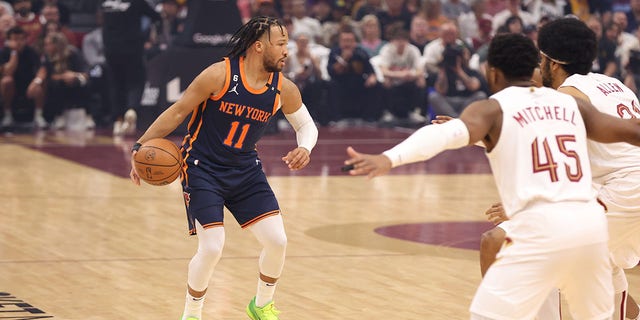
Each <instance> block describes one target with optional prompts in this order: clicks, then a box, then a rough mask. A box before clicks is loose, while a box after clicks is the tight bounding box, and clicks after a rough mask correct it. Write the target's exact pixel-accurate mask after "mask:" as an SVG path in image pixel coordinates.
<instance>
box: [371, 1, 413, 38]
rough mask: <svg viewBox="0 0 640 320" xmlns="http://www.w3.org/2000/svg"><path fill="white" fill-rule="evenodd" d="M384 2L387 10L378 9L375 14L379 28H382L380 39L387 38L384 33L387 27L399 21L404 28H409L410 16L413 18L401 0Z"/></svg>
mask: <svg viewBox="0 0 640 320" xmlns="http://www.w3.org/2000/svg"><path fill="white" fill-rule="evenodd" d="M385 2H386V4H387V10H383V11H379V12H378V13H377V16H378V20H379V21H380V30H382V39H383V40H388V38H387V34H386V32H387V27H388V26H390V25H392V24H395V23H397V22H400V23H402V26H403V27H404V29H405V30H409V29H410V28H411V18H413V15H412V14H411V12H409V10H407V7H406V6H405V3H404V1H403V0H386V1H385Z"/></svg>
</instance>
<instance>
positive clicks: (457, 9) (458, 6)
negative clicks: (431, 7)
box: [442, 0, 471, 21]
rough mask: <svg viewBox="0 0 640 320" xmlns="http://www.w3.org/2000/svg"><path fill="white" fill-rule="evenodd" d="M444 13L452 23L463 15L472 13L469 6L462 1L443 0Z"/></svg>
mask: <svg viewBox="0 0 640 320" xmlns="http://www.w3.org/2000/svg"><path fill="white" fill-rule="evenodd" d="M442 1H443V3H442V13H443V14H444V16H445V17H447V19H449V20H451V21H456V20H458V17H460V15H461V14H464V13H467V12H469V11H471V8H470V7H469V5H468V4H467V3H466V2H465V1H462V0H442Z"/></svg>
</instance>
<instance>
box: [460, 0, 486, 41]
mask: <svg viewBox="0 0 640 320" xmlns="http://www.w3.org/2000/svg"><path fill="white" fill-rule="evenodd" d="M469 5H470V6H471V11H470V12H467V13H463V14H461V15H460V16H459V17H458V27H459V28H460V39H462V40H464V41H465V42H466V43H467V44H468V45H472V40H471V39H473V38H476V37H478V36H479V34H478V31H479V27H480V20H482V19H485V20H489V21H491V19H492V17H491V15H489V14H488V13H487V12H486V8H487V0H471V1H470V3H469Z"/></svg>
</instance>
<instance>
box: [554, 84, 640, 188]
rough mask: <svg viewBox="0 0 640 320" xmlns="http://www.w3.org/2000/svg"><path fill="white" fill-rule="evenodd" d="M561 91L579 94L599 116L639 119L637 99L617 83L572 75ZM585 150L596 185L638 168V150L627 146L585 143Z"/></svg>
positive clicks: (639, 108) (622, 143)
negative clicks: (589, 101) (609, 177)
mask: <svg viewBox="0 0 640 320" xmlns="http://www.w3.org/2000/svg"><path fill="white" fill-rule="evenodd" d="M561 87H574V88H576V89H578V90H580V91H581V92H582V93H584V94H585V95H587V96H588V97H589V100H591V104H593V105H594V106H595V107H596V108H597V109H598V110H599V111H600V112H603V113H606V114H609V115H612V116H614V117H619V118H625V119H630V118H638V117H640V104H639V103H638V98H637V97H636V95H635V94H634V93H633V91H631V89H629V88H627V87H626V86H625V85H624V84H622V82H620V81H619V80H618V79H615V78H612V77H608V76H605V75H603V74H597V73H589V74H587V75H580V74H574V75H572V76H570V77H569V78H567V79H566V80H565V81H564V83H562V85H561ZM588 148H589V159H590V161H591V171H592V174H593V178H594V180H595V181H596V182H597V183H603V182H604V181H603V180H605V179H607V177H606V176H607V175H610V174H615V175H616V176H618V177H620V176H624V175H626V173H629V172H631V171H637V167H638V165H640V148H638V147H636V146H634V145H631V144H628V143H624V142H618V143H598V142H595V141H591V140H589V143H588ZM599 180H600V181H599Z"/></svg>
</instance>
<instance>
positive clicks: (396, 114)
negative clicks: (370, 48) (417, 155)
mask: <svg viewBox="0 0 640 320" xmlns="http://www.w3.org/2000/svg"><path fill="white" fill-rule="evenodd" d="M389 37H390V39H391V40H390V41H389V43H387V44H385V45H384V47H382V49H380V60H379V66H380V69H381V71H382V75H383V76H384V93H385V102H384V112H383V115H382V118H381V121H382V122H384V123H389V122H392V121H394V120H395V119H396V118H400V119H408V120H409V121H411V122H412V123H422V122H425V121H426V118H425V117H424V116H423V115H422V114H421V113H422V110H423V109H424V107H425V103H426V99H425V96H424V91H425V87H426V81H425V75H424V69H423V67H422V55H421V54H420V50H419V49H418V48H417V47H416V46H414V45H412V44H410V43H409V33H408V32H407V31H406V30H404V28H403V27H402V25H399V24H396V25H392V26H390V29H389Z"/></svg>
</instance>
